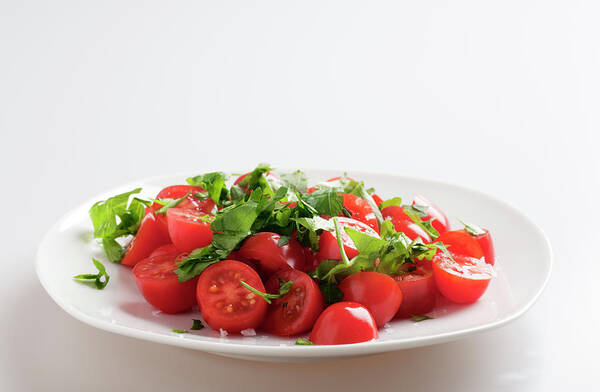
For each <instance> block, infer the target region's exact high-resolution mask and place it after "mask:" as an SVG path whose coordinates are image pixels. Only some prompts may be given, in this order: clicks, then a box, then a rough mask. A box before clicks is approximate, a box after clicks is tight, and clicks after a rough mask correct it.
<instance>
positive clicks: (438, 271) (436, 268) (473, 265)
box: [433, 253, 495, 304]
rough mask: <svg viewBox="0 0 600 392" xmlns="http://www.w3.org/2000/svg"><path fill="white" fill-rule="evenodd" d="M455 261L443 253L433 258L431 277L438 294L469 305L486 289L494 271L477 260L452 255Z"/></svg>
mask: <svg viewBox="0 0 600 392" xmlns="http://www.w3.org/2000/svg"><path fill="white" fill-rule="evenodd" d="M452 257H453V258H454V260H455V261H452V260H450V258H449V257H448V256H446V255H445V254H443V253H438V254H436V255H435V256H434V258H433V277H434V278H435V283H436V286H437V288H438V290H439V291H440V293H441V294H442V295H443V296H444V297H446V298H448V299H449V300H451V301H452V302H456V303H459V304H470V303H473V302H475V301H477V300H478V299H479V297H481V296H482V295H483V293H484V292H485V290H486V289H487V287H488V285H489V283H490V280H491V279H492V276H494V274H495V273H494V270H493V268H492V266H491V265H489V264H487V263H485V262H483V261H482V260H479V259H474V258H471V257H466V256H463V255H457V254H453V255H452Z"/></svg>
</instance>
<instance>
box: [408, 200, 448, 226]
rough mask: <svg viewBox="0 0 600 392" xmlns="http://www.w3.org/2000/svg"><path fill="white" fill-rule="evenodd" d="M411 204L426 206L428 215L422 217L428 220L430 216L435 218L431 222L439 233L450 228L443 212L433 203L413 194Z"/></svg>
mask: <svg viewBox="0 0 600 392" xmlns="http://www.w3.org/2000/svg"><path fill="white" fill-rule="evenodd" d="M413 205H418V206H425V207H427V213H428V215H427V216H425V217H423V220H424V221H428V220H430V219H431V218H435V220H434V221H433V223H432V224H431V225H432V226H433V228H434V229H436V230H437V231H438V232H439V233H440V234H441V233H444V232H446V231H448V230H450V221H449V220H448V217H447V216H446V214H444V212H443V211H442V210H441V209H440V208H439V207H438V206H436V205H435V204H433V203H432V202H430V201H429V200H427V199H426V198H425V196H422V195H415V197H414V199H413Z"/></svg>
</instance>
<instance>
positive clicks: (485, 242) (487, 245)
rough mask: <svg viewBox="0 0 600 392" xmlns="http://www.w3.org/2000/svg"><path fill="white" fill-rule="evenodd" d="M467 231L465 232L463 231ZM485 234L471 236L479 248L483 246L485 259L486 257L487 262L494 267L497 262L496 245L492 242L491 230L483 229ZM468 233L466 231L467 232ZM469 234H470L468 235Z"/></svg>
mask: <svg viewBox="0 0 600 392" xmlns="http://www.w3.org/2000/svg"><path fill="white" fill-rule="evenodd" d="M463 231H465V230H463ZM483 231H484V232H485V233H483V234H479V235H474V236H471V237H473V238H474V239H475V241H477V243H478V244H479V246H481V250H482V252H483V257H485V262H486V263H488V264H491V265H494V263H495V262H496V253H495V252H494V243H493V241H492V235H491V234H490V232H489V230H487V229H483ZM465 233H466V231H465ZM467 234H468V233H467Z"/></svg>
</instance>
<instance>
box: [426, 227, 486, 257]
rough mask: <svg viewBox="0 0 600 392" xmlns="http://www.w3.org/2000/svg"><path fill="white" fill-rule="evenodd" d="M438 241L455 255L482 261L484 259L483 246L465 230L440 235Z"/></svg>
mask: <svg viewBox="0 0 600 392" xmlns="http://www.w3.org/2000/svg"><path fill="white" fill-rule="evenodd" d="M436 241H441V242H443V243H444V245H446V246H447V248H448V251H449V252H450V253H453V254H458V255H463V256H467V257H473V258H475V259H480V258H482V257H483V250H482V249H481V246H480V245H479V243H478V242H477V240H475V239H474V238H473V237H471V236H470V235H469V234H467V232H466V231H464V230H453V231H447V232H445V233H442V234H440V236H439V237H438V238H437V239H436Z"/></svg>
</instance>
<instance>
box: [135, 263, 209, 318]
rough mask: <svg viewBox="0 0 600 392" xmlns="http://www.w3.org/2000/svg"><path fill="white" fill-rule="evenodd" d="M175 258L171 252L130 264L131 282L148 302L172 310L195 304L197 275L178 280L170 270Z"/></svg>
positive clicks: (184, 309) (158, 307) (166, 311)
mask: <svg viewBox="0 0 600 392" xmlns="http://www.w3.org/2000/svg"><path fill="white" fill-rule="evenodd" d="M177 260H178V258H177V257H176V256H173V255H172V254H162V255H158V256H154V257H148V258H146V259H144V260H142V261H140V262H139V263H137V264H136V265H135V267H133V276H134V277H135V283H136V285H137V287H138V289H139V290H140V292H141V293H142V295H143V296H144V298H145V299H146V301H148V303H150V305H152V306H154V307H155V308H157V309H158V310H160V311H162V312H164V313H169V314H174V313H180V312H185V311H186V310H190V309H191V308H192V307H193V306H194V305H195V304H196V282H197V281H198V278H194V279H191V280H188V281H187V282H179V281H178V280H177V275H176V274H175V273H174V272H173V271H174V270H175V269H176V268H177V264H176V261H177Z"/></svg>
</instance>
